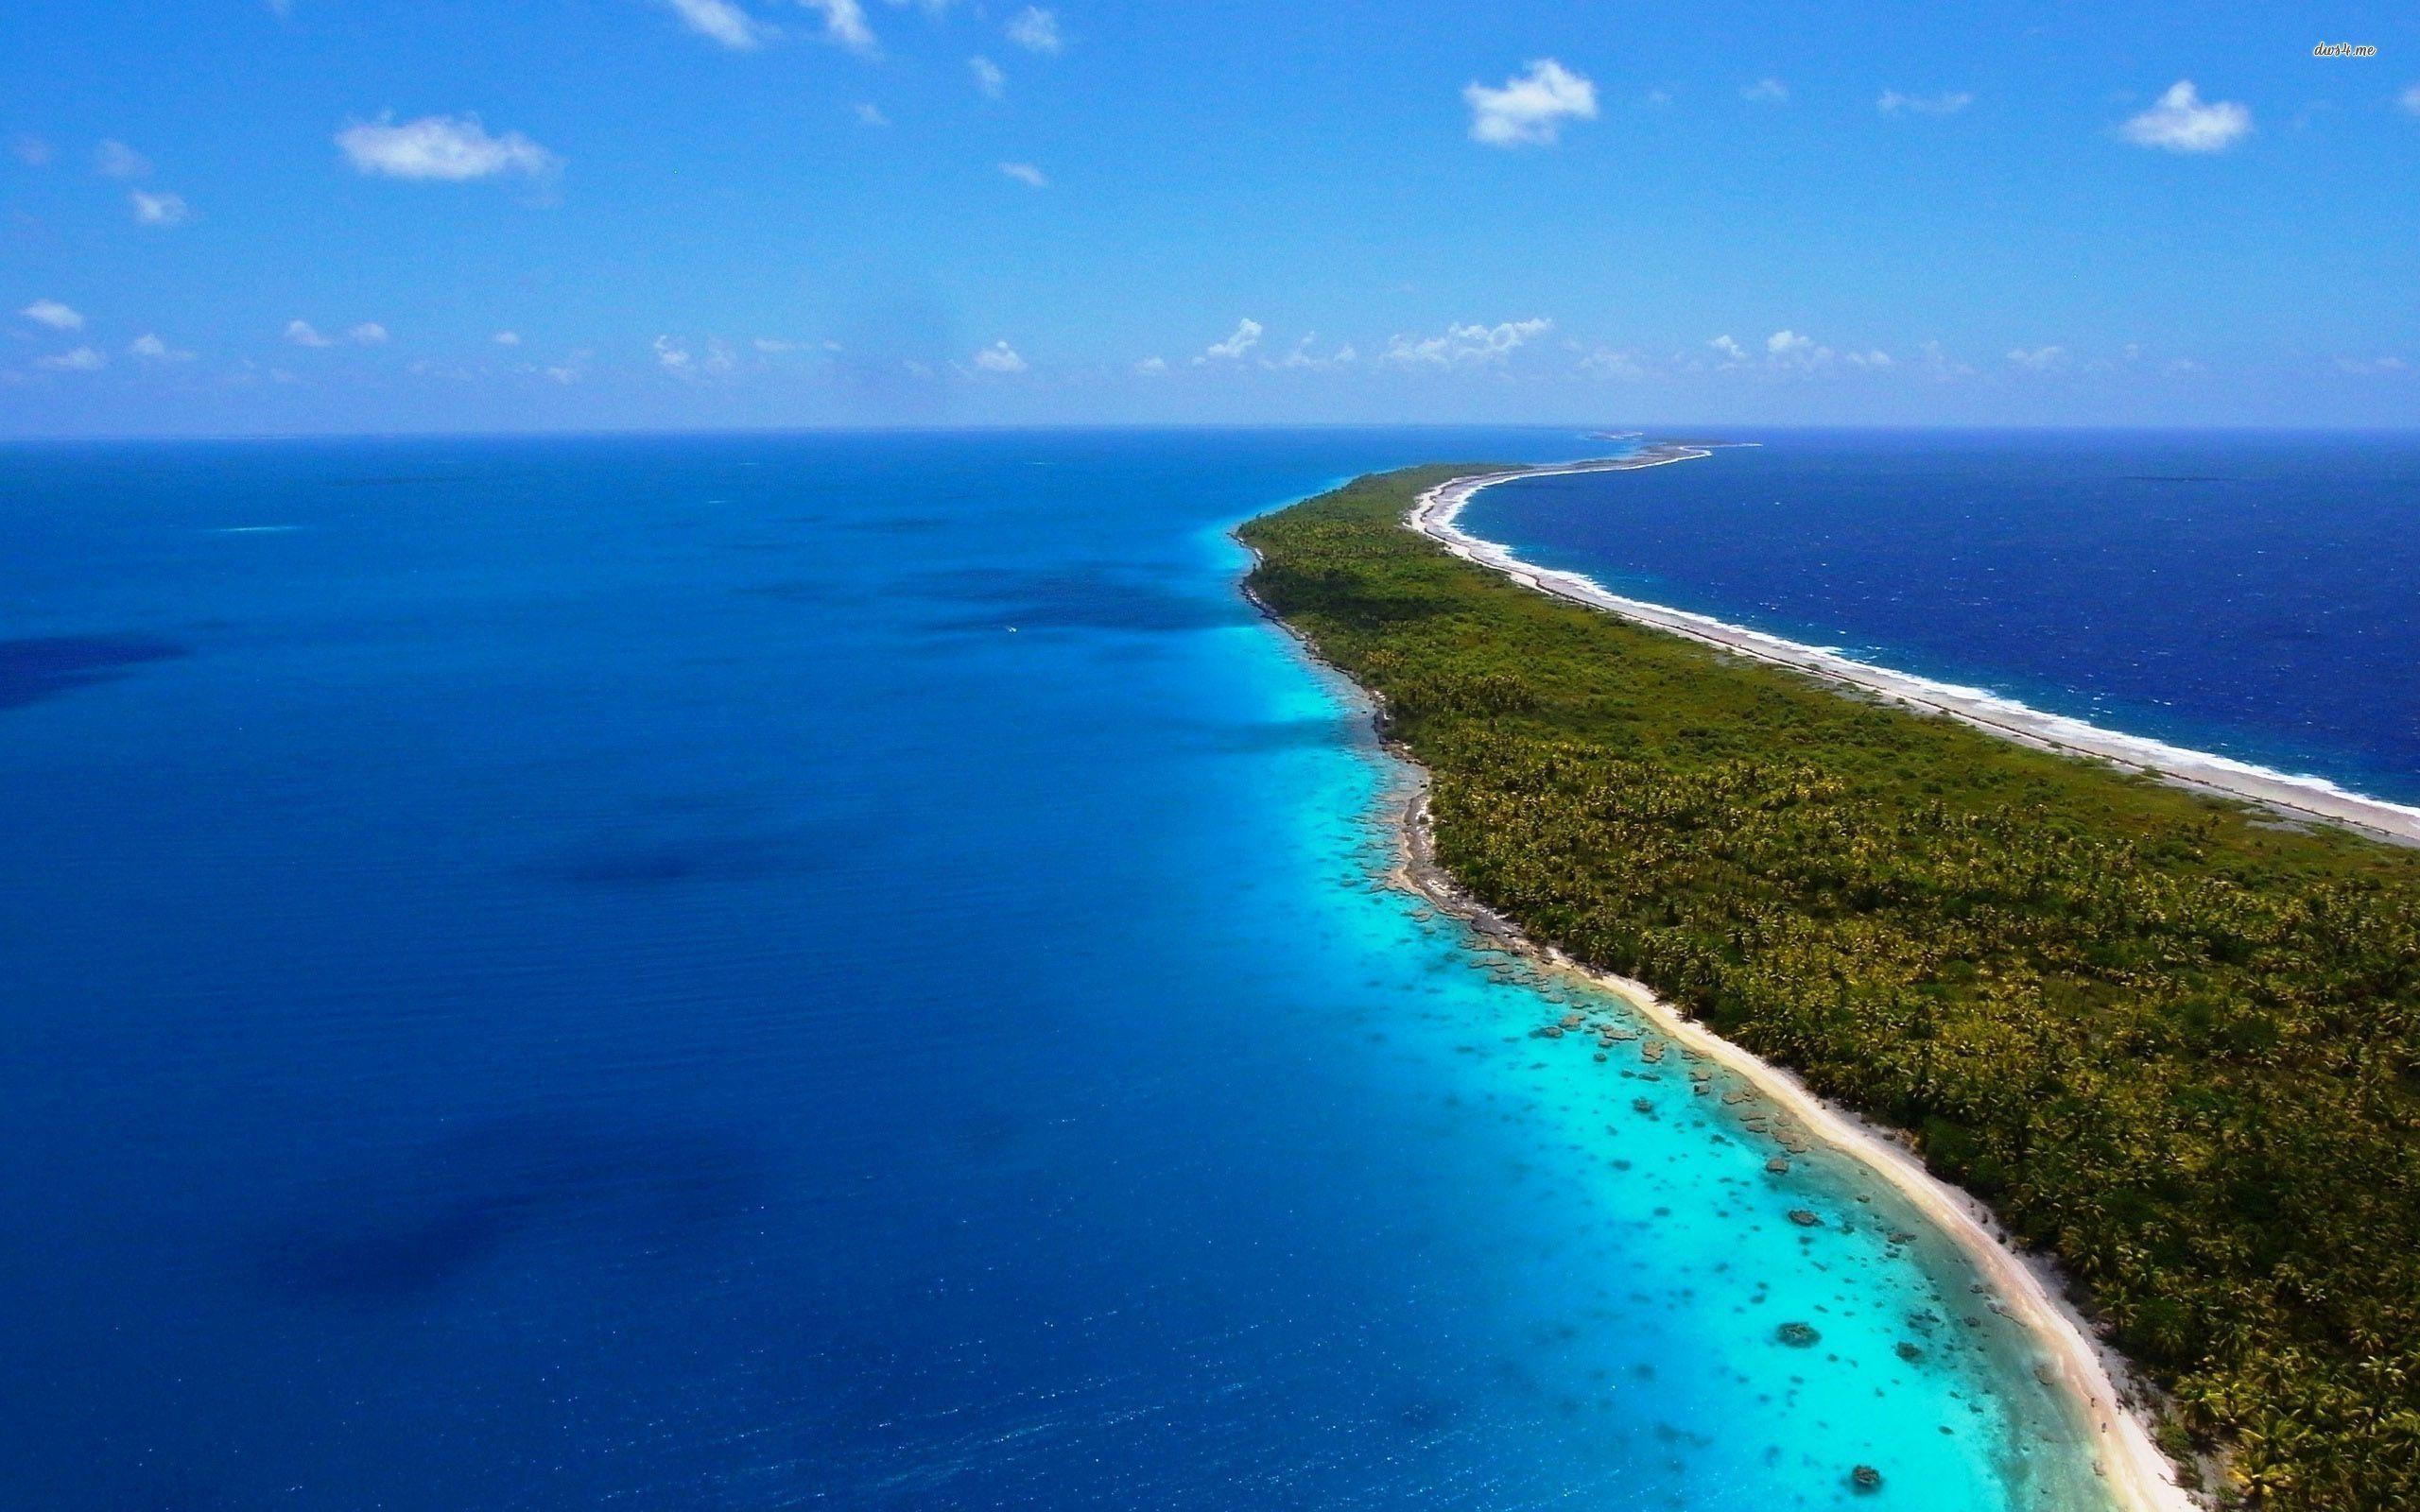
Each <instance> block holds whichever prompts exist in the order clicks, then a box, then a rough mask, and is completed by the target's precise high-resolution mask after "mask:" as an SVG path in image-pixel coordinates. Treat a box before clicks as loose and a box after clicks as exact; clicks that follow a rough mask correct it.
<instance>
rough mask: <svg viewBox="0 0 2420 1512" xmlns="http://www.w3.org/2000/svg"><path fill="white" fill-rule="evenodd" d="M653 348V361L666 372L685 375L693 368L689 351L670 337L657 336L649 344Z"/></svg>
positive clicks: (693, 360) (693, 361) (693, 363)
mask: <svg viewBox="0 0 2420 1512" xmlns="http://www.w3.org/2000/svg"><path fill="white" fill-rule="evenodd" d="M650 344H651V345H652V346H653V347H654V348H655V360H656V363H657V365H658V366H660V367H662V368H663V369H664V370H665V371H666V372H677V373H686V372H688V371H689V370H690V369H692V368H693V367H694V366H695V359H693V358H692V357H691V356H690V355H689V349H688V348H686V347H684V346H683V345H681V344H680V343H679V342H677V341H675V340H673V339H672V338H671V337H670V336H657V337H656V338H655V340H654V341H653V342H652V343H650Z"/></svg>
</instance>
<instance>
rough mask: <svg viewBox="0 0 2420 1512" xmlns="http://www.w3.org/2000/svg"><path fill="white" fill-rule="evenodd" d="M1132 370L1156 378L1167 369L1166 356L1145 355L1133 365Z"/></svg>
mask: <svg viewBox="0 0 2420 1512" xmlns="http://www.w3.org/2000/svg"><path fill="white" fill-rule="evenodd" d="M1134 370H1135V371H1136V372H1138V373H1141V374H1142V375H1143V376H1144V377H1146V378H1156V377H1158V376H1160V375H1161V374H1162V373H1164V372H1167V370H1168V360H1167V358H1166V357H1145V358H1144V359H1143V360H1142V361H1140V362H1138V363H1136V364H1135V365H1134Z"/></svg>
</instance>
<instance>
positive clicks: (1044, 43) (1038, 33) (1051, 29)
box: [1007, 6, 1067, 53]
mask: <svg viewBox="0 0 2420 1512" xmlns="http://www.w3.org/2000/svg"><path fill="white" fill-rule="evenodd" d="M1007 30H1008V34H1009V41H1011V42H1012V43H1016V44H1017V45H1018V46H1020V47H1022V48H1024V49H1025V50H1026V51H1027V52H1029V53H1056V52H1060V51H1063V50H1064V49H1065V47H1066V45H1067V43H1066V39H1065V38H1063V37H1062V36H1060V35H1059V17H1058V14H1057V12H1055V11H1049V10H1045V9H1042V8H1041V7H1040V6H1028V7H1026V8H1025V9H1023V10H1020V11H1018V12H1017V14H1016V17H1015V19H1013V20H1011V22H1010V23H1009V25H1008V27H1007Z"/></svg>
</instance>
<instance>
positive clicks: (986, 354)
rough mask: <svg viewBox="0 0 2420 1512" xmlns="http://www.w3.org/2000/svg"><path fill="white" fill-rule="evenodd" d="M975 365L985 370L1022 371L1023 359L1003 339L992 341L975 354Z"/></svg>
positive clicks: (1023, 367) (1023, 369) (1023, 366)
mask: <svg viewBox="0 0 2420 1512" xmlns="http://www.w3.org/2000/svg"><path fill="white" fill-rule="evenodd" d="M975 366H977V368H980V369H983V370H984V371H985V372H1023V371H1025V359H1024V358H1023V357H1020V356H1018V355H1017V349H1016V348H1014V347H1012V346H1010V345H1009V344H1008V343H1007V342H1005V341H994V342H993V343H992V344H991V345H990V346H988V347H985V348H984V349H983V350H982V351H980V352H977V353H976V354H975Z"/></svg>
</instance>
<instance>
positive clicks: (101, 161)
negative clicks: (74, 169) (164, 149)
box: [93, 142, 151, 179]
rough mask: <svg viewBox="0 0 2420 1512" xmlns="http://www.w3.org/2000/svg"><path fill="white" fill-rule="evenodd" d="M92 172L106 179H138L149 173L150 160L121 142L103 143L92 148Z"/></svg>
mask: <svg viewBox="0 0 2420 1512" xmlns="http://www.w3.org/2000/svg"><path fill="white" fill-rule="evenodd" d="M93 171H94V172H95V173H97V174H99V175H101V176H102V177H103V178H106V179H140V178H142V177H143V176H144V175H145V174H147V173H149V172H150V171H151V160H150V159H148V158H147V157H145V156H144V155H143V154H142V153H140V152H137V151H135V150H134V149H133V148H132V147H130V146H127V145H126V144H125V143H123V142H103V143H102V144H100V146H96V147H95V148H93Z"/></svg>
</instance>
